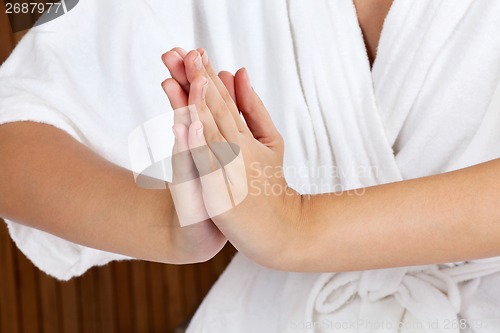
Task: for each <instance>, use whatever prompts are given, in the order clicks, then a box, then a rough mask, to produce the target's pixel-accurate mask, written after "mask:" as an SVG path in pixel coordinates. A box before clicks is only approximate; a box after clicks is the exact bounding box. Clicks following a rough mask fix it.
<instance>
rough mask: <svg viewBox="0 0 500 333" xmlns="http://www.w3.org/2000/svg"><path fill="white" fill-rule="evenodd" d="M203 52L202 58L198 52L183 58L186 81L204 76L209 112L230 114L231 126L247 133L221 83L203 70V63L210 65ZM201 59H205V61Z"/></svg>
mask: <svg viewBox="0 0 500 333" xmlns="http://www.w3.org/2000/svg"><path fill="white" fill-rule="evenodd" d="M203 52H204V53H203V57H202V56H201V55H200V53H199V52H198V51H196V50H193V51H190V52H189V53H188V54H187V55H186V57H185V58H184V66H185V68H186V75H187V78H188V81H191V80H193V79H194V78H195V77H196V76H198V75H203V76H205V77H206V78H207V79H208V81H209V85H208V91H209V92H210V93H209V94H208V95H207V105H208V106H209V108H210V110H211V111H217V112H221V113H222V112H228V113H230V115H231V116H232V117H233V122H234V125H233V126H234V127H236V129H237V130H238V131H239V132H242V133H245V132H248V128H247V127H246V125H245V123H244V122H243V120H242V119H241V118H240V116H239V111H238V108H237V107H236V104H235V103H234V101H233V99H232V97H231V95H230V93H229V92H228V90H227V89H226V87H225V86H224V84H223V83H222V81H221V80H220V79H219V77H218V76H217V74H216V73H215V72H214V71H213V70H211V72H212V75H210V74H209V73H208V72H207V70H206V69H205V66H204V65H203V63H204V62H205V63H207V64H208V66H209V68H211V65H210V62H209V60H208V55H207V52H206V51H204V50H203ZM203 58H205V60H204V59H203ZM223 106H224V107H223ZM216 121H217V120H216Z"/></svg>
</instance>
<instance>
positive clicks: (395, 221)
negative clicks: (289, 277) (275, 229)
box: [281, 160, 500, 271]
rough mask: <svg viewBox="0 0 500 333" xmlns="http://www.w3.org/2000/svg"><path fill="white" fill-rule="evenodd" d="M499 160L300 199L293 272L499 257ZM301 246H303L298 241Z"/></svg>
mask: <svg viewBox="0 0 500 333" xmlns="http://www.w3.org/2000/svg"><path fill="white" fill-rule="evenodd" d="M499 175H500V160H495V161H491V162H488V163H484V164H481V165H477V166H474V167H470V168H466V169H462V170H459V171H455V172H450V173H446V174H442V175H436V176H432V177H426V178H420V179H415V180H409V181H403V182H397V183H392V184H387V185H382V186H375V187H371V188H367V189H366V190H364V191H363V194H362V195H360V193H362V192H360V191H357V192H356V193H352V192H349V193H348V192H346V193H342V194H340V195H339V194H323V195H316V196H311V197H307V196H304V197H303V198H302V199H303V200H302V205H301V211H300V212H297V213H296V215H297V216H300V218H299V222H298V223H297V224H298V225H300V228H298V230H300V234H301V237H297V238H294V239H297V242H298V244H295V246H294V247H295V248H296V249H297V250H295V251H291V252H289V253H293V257H290V258H289V260H287V261H286V262H287V263H288V267H281V268H285V269H287V270H300V271H304V270H305V271H348V270H365V269H376V268H386V267H397V266H409V265H423V264H432V263H444V262H454V261H464V260H470V259H477V258H486V257H493V256H498V255H500V208H499V207H500V181H499V179H500V178H499ZM297 245H299V246H297Z"/></svg>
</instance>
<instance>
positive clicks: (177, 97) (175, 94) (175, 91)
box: [162, 79, 191, 127]
mask: <svg viewBox="0 0 500 333" xmlns="http://www.w3.org/2000/svg"><path fill="white" fill-rule="evenodd" d="M162 88H163V90H164V91H165V93H166V94H167V96H168V99H169V101H170V105H171V106H172V109H173V110H174V124H184V125H185V126H187V127H188V126H189V125H190V124H191V117H190V115H189V109H188V106H187V105H188V96H187V94H186V93H185V92H184V90H183V89H182V87H181V86H180V84H179V82H177V81H176V80H174V79H166V80H165V81H163V83H162Z"/></svg>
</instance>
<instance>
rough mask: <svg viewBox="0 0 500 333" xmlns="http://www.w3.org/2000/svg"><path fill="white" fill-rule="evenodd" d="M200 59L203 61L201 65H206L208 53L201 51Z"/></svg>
mask: <svg viewBox="0 0 500 333" xmlns="http://www.w3.org/2000/svg"><path fill="white" fill-rule="evenodd" d="M201 59H202V60H203V65H205V66H206V65H208V53H207V50H203V55H202V56H201Z"/></svg>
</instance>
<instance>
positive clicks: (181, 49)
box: [172, 47, 187, 59]
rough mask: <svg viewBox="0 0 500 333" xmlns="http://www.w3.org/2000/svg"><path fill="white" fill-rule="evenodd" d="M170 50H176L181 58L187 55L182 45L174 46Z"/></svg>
mask: <svg viewBox="0 0 500 333" xmlns="http://www.w3.org/2000/svg"><path fill="white" fill-rule="evenodd" d="M172 51H175V52H177V53H178V54H179V55H180V56H181V57H182V59H184V58H185V57H186V55H187V51H186V50H184V49H183V48H182V47H174V48H173V49H172Z"/></svg>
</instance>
